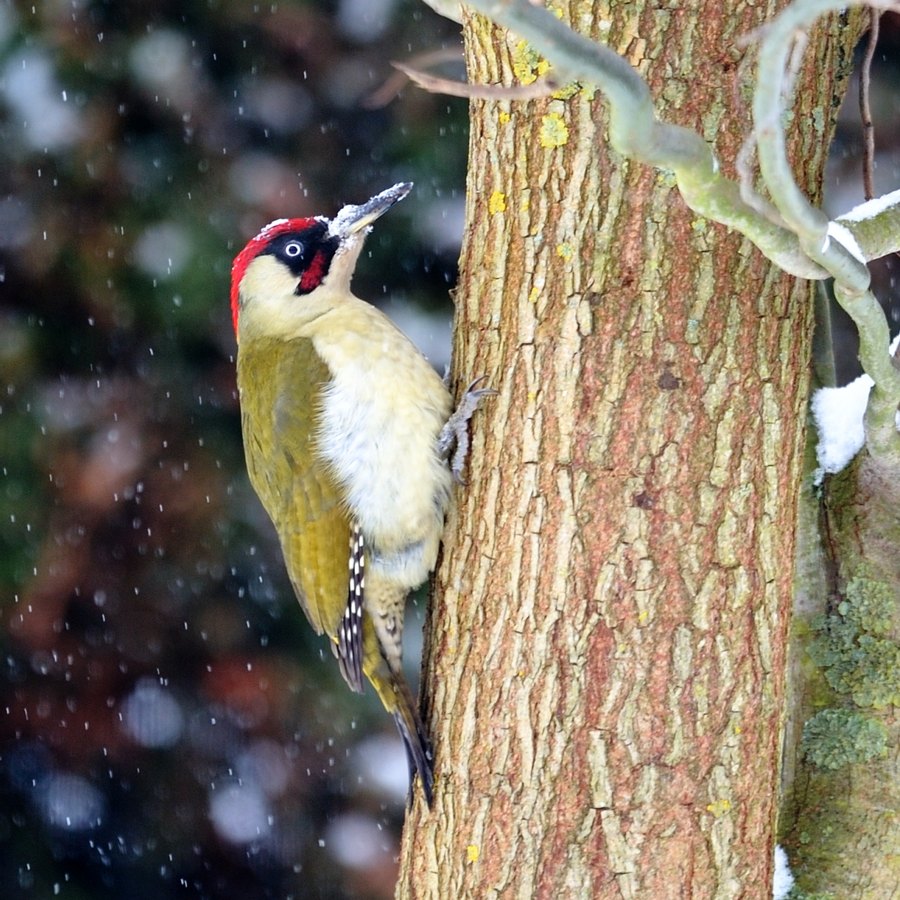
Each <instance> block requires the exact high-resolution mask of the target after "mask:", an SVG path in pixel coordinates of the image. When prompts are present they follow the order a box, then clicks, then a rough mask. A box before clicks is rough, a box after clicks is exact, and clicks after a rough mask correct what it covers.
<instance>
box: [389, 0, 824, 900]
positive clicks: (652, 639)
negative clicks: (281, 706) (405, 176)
mask: <svg viewBox="0 0 900 900" xmlns="http://www.w3.org/2000/svg"><path fill="white" fill-rule="evenodd" d="M561 6H562V9H563V14H564V15H565V16H566V17H567V18H568V19H569V21H574V22H576V24H577V25H578V27H579V28H580V30H582V31H583V32H585V33H590V34H591V35H592V36H593V37H595V38H597V39H602V40H605V41H606V42H607V43H608V44H610V45H611V46H613V47H615V48H617V49H619V50H620V51H621V52H623V53H626V55H627V56H628V57H629V59H630V60H631V61H632V62H633V63H634V64H635V65H637V66H638V67H639V68H640V70H641V71H642V73H643V74H644V75H645V77H647V78H648V80H649V81H650V83H651V88H652V90H653V93H654V96H656V97H658V98H661V100H662V101H663V102H664V106H665V108H664V110H663V114H664V115H665V116H666V117H667V118H668V119H669V120H671V121H677V122H679V123H681V124H684V125H689V126H691V127H694V128H697V129H699V130H700V131H701V132H702V133H703V134H704V135H705V136H706V137H707V139H708V140H710V141H712V142H714V144H715V147H716V152H717V154H718V155H719V157H720V159H722V160H723V164H724V165H725V167H726V169H727V168H728V167H729V166H730V161H731V160H733V158H734V155H735V153H736V151H737V148H738V147H739V146H740V143H741V141H742V139H743V136H744V134H745V133H746V128H747V119H746V115H747V107H746V99H747V96H748V94H747V92H746V90H745V80H744V77H743V74H742V69H741V63H742V56H741V55H740V53H738V51H736V50H734V49H733V48H734V47H735V41H736V38H737V37H738V36H739V35H741V34H744V33H746V32H748V31H750V30H751V29H752V28H754V27H756V26H758V25H759V24H761V23H762V22H763V21H764V20H765V19H766V18H767V17H768V16H770V15H771V14H773V13H774V11H775V9H776V6H777V4H763V6H762V7H759V6H752V7H751V6H750V5H745V4H740V3H739V4H728V8H727V11H723V10H725V7H723V5H722V4H720V3H712V2H710V3H706V4H697V8H694V9H681V8H679V9H657V8H654V7H653V6H651V5H649V4H646V3H640V2H639V3H627V4H626V3H622V4H616V5H615V6H614V8H613V9H612V10H610V9H609V8H608V7H607V6H605V5H603V4H599V3H597V4H594V5H591V4H590V3H571V4H568V5H566V4H561ZM679 6H680V5H679ZM465 35H466V52H467V59H468V65H469V70H470V79H471V80H472V81H478V82H482V83H500V82H502V83H507V84H508V83H514V82H515V81H516V80H517V79H518V80H523V79H524V80H527V79H528V77H529V75H535V74H539V72H540V69H541V63H540V60H538V59H536V58H534V57H533V55H531V56H530V55H529V48H528V47H527V45H523V44H522V43H521V42H519V41H518V40H517V38H516V37H515V36H513V35H507V34H506V33H504V32H500V31H498V30H496V29H494V28H492V27H490V26H489V25H487V24H486V23H485V21H484V20H482V19H475V18H470V19H468V20H467V21H466V23H465ZM836 46H837V45H836V43H835V42H834V41H833V40H829V39H827V37H826V35H825V32H824V31H822V32H819V33H817V34H816V35H814V36H813V38H812V48H811V50H810V55H811V56H812V57H813V58H814V59H815V60H816V61H817V69H818V73H817V76H816V79H812V78H807V79H806V80H805V83H804V85H803V86H802V87H801V89H800V90H799V95H800V97H801V98H802V100H801V101H800V104H801V107H802V109H799V110H797V112H796V113H795V118H796V121H797V123H798V127H797V128H796V129H794V134H795V147H794V151H795V155H796V158H797V159H798V160H799V162H798V171H799V172H800V175H799V177H800V179H801V183H804V184H806V186H807V187H811V188H813V190H815V188H816V187H817V185H818V179H819V176H820V173H821V169H822V165H823V159H824V151H825V148H826V145H827V139H828V137H829V136H830V124H829V125H828V127H827V128H826V127H824V126H822V125H821V123H822V122H823V121H827V122H829V123H830V114H831V110H832V91H833V89H834V88H833V84H834V80H835V76H834V70H835V67H836V62H835V55H834V54H835V53H836V49H835V48H836ZM815 108H818V109H820V110H825V111H826V115H825V116H824V119H823V117H821V116H820V117H818V118H815V117H813V115H812V110H813V109H815ZM603 115H604V113H603V103H602V100H601V99H600V98H599V96H596V97H594V96H593V95H590V94H588V93H587V92H585V91H584V90H582V89H581V88H580V87H579V86H573V87H571V88H568V89H564V90H563V91H562V92H560V95H559V96H558V97H554V98H548V99H546V100H538V101H531V102H527V103H509V102H500V101H473V102H472V112H471V120H472V133H471V146H470V161H469V184H468V201H469V206H468V221H467V230H466V241H465V247H464V251H463V260H462V273H461V280H460V287H459V293H458V297H457V316H458V320H457V346H456V371H457V372H458V373H459V377H460V380H461V381H465V380H466V379H468V378H469V377H470V376H473V375H480V374H486V375H487V376H488V381H489V383H490V385H491V386H492V387H494V388H496V389H497V390H498V392H499V393H498V395H497V396H496V397H494V398H493V399H492V400H491V401H490V402H489V403H487V404H486V405H485V408H486V412H485V413H484V414H483V416H481V417H480V418H479V420H478V421H477V423H476V433H475V435H474V443H473V450H472V454H471V457H470V459H471V465H470V469H469V473H468V478H469V485H468V487H467V488H463V489H462V490H461V492H460V498H459V506H458V509H457V511H456V514H455V518H454V520H453V521H451V522H450V523H449V525H448V529H447V538H446V544H445V548H444V561H443V564H442V566H441V568H440V572H439V577H438V585H437V592H436V593H437V596H436V598H435V601H434V605H433V607H432V611H431V619H430V635H429V653H428V658H427V660H426V695H427V696H428V697H429V700H430V704H429V709H428V710H427V714H428V717H429V719H430V721H431V728H432V732H433V736H434V743H435V747H436V784H435V805H434V809H433V810H432V811H431V812H430V813H429V812H428V811H427V810H425V808H424V806H423V805H422V804H417V805H416V806H415V808H414V809H413V810H412V812H411V813H410V817H409V821H408V824H407V829H406V832H405V836H404V855H403V862H402V871H401V876H400V885H399V888H398V895H399V896H402V897H422V898H425V897H428V898H446V897H521V898H533V897H592V898H607V897H608V898H619V897H627V898H650V897H660V898H662V897H678V896H685V897H688V896H690V897H695V898H700V897H722V898H724V897H739V896H740V897H751V896H759V897H762V896H765V895H766V893H767V891H768V892H769V893H770V891H771V887H770V885H771V881H770V879H769V877H768V873H769V872H770V868H771V858H770V854H771V843H770V841H771V839H772V832H773V826H774V819H775V804H776V782H777V768H778V760H779V747H780V739H781V725H780V716H781V711H782V708H781V705H782V700H783V671H784V658H785V641H786V631H787V623H788V612H789V608H790V596H791V578H792V566H793V552H794V545H793V528H794V519H795V510H796V500H797V489H798V484H799V480H800V479H799V475H800V464H801V456H802V447H803V439H804V423H805V418H806V413H805V404H806V400H807V391H808V377H807V370H808V365H807V363H808V357H809V351H810V331H811V323H812V302H811V292H810V287H809V285H807V284H805V283H799V282H797V281H795V280H794V279H792V278H790V277H787V276H784V275H782V274H781V273H779V272H778V271H775V270H773V269H772V267H770V266H769V265H768V264H767V263H766V261H765V260H764V259H763V258H762V257H761V256H760V254H759V253H758V252H756V251H755V250H754V249H753V248H752V247H751V246H750V245H749V244H747V243H745V242H743V241H742V240H741V239H740V238H739V237H737V236H735V235H732V234H728V233H726V231H725V230H724V229H722V228H720V227H719V226H716V225H712V224H711V223H709V222H705V221H700V220H697V219H696V218H695V217H694V216H693V214H691V213H690V211H689V210H688V209H687V208H686V207H685V205H684V204H683V202H682V201H681V199H680V197H679V196H678V194H677V192H676V191H675V190H673V188H672V183H671V179H670V178H669V177H667V176H666V175H665V174H662V173H659V172H655V171H652V170H648V169H646V168H644V167H640V166H637V165H628V164H627V163H624V162H623V161H622V160H621V159H618V158H611V156H610V154H609V153H608V151H607V150H606V149H605V147H604V143H603V135H604V128H603ZM816 123H819V125H818V126H817V124H816ZM800 126H802V127H800Z"/></svg>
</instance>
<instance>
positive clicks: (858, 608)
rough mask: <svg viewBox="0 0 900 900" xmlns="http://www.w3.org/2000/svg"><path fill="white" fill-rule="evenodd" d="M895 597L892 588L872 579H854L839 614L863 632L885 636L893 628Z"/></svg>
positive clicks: (849, 585) (845, 593)
mask: <svg viewBox="0 0 900 900" xmlns="http://www.w3.org/2000/svg"><path fill="white" fill-rule="evenodd" d="M893 608H894V597H893V594H892V593H891V590H890V588H889V587H888V586H887V585H886V584H884V583H883V582H880V581H875V580H874V579H871V578H852V579H851V580H850V582H849V583H848V585H847V587H846V589H845V591H844V599H843V600H842V601H841V603H840V604H839V605H838V612H839V613H840V615H841V616H843V617H844V619H845V620H846V621H847V622H848V623H850V624H851V625H853V626H855V627H856V628H857V629H859V631H861V632H863V631H864V632H868V633H869V634H872V635H881V634H885V633H886V632H887V631H888V630H889V629H890V627H891V616H892V614H893Z"/></svg>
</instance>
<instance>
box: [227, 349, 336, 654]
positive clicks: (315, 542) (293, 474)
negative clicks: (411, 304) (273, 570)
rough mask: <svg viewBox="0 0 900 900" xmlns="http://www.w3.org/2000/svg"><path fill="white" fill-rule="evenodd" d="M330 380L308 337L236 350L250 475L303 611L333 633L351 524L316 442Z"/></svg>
mask: <svg viewBox="0 0 900 900" xmlns="http://www.w3.org/2000/svg"><path fill="white" fill-rule="evenodd" d="M250 377H252V378H253V379H254V383H253V390H249V391H248V390H245V389H244V388H245V386H246V379H248V378H250ZM329 380H330V373H329V370H328V367H327V366H326V365H325V363H324V362H322V360H321V358H320V357H319V355H318V354H317V353H316V352H315V349H314V348H313V345H312V342H311V341H310V340H308V339H297V340H294V341H290V342H283V341H271V342H255V343H254V349H253V352H252V355H251V354H244V353H243V352H241V353H239V356H238V387H239V389H240V390H241V412H242V419H243V430H244V451H245V454H246V457H247V470H248V472H249V475H250V481H251V483H252V484H253V487H254V488H255V489H256V492H257V494H258V495H259V498H260V500H261V501H262V504H263V506H264V507H265V509H266V512H268V514H269V516H270V518H271V519H272V522H273V523H274V525H275V528H276V530H277V531H278V535H279V537H280V538H281V547H282V551H283V553H284V559H285V563H286V565H287V569H288V574H289V575H290V578H291V583H292V584H293V586H294V590H295V591H296V593H297V598H298V599H299V601H300V605H301V606H302V607H303V611H304V612H305V613H306V616H307V618H308V619H309V621H310V623H311V624H312V626H313V627H314V628H315V629H316V631H317V632H318V633H320V634H321V633H322V632H323V631H324V632H325V633H326V634H328V635H329V637H331V638H334V637H335V636H336V635H337V631H338V626H339V623H340V620H341V616H342V615H343V612H344V608H345V605H346V601H347V589H348V582H349V576H348V569H347V558H348V547H349V541H350V525H349V522H348V520H347V515H346V512H345V510H344V508H343V506H342V505H341V502H340V496H339V494H338V490H337V487H336V485H335V482H334V480H333V479H332V477H331V475H330V473H329V472H328V471H327V468H326V467H325V466H323V464H322V463H321V461H320V460H319V459H317V458H316V455H315V452H314V448H313V436H314V435H315V430H316V428H317V424H318V421H317V419H318V413H319V399H318V398H319V396H320V394H321V391H322V388H323V387H324V386H325V385H326V384H327V383H328V382H329ZM286 485H289V486H290V489H289V490H285V487H284V486H286Z"/></svg>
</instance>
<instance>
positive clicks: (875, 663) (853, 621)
mask: <svg viewBox="0 0 900 900" xmlns="http://www.w3.org/2000/svg"><path fill="white" fill-rule="evenodd" d="M893 604H894V600H893V596H892V594H891V592H890V589H889V588H888V587H887V586H886V585H884V584H882V583H880V582H877V581H875V580H873V579H869V578H862V577H856V578H853V579H851V580H850V582H849V583H848V584H847V587H846V589H845V591H844V595H843V598H842V599H841V602H840V603H839V604H838V607H837V610H836V614H833V615H828V616H820V617H819V618H818V619H817V620H816V621H815V622H814V623H813V629H814V631H815V632H816V635H815V637H814V639H813V640H812V641H811V643H810V648H809V652H810V656H811V657H812V659H813V662H815V663H816V664H817V665H818V666H821V668H822V672H823V674H824V675H825V678H826V680H827V681H828V684H829V685H830V686H831V688H832V690H834V691H836V692H837V693H839V694H849V695H850V697H852V699H853V701H854V703H856V704H857V705H859V706H862V707H872V708H874V709H883V708H884V707H886V706H889V705H891V704H897V703H900V645H898V644H897V642H896V641H895V640H893V639H892V638H890V637H888V636H887V633H888V632H889V631H890V630H891V628H892V614H893Z"/></svg>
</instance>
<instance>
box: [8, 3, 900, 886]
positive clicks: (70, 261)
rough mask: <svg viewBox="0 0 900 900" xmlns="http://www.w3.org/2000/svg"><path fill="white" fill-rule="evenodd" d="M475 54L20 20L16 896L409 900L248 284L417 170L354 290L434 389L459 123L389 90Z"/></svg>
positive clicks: (362, 20) (121, 23) (318, 17)
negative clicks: (254, 447)
mask: <svg viewBox="0 0 900 900" xmlns="http://www.w3.org/2000/svg"><path fill="white" fill-rule="evenodd" d="M896 26H897V18H896V17H894V18H891V19H888V18H886V19H885V21H884V24H883V27H882V36H883V49H882V51H880V52H879V55H878V57H877V59H876V72H875V74H876V76H877V77H878V79H879V80H878V81H877V82H876V86H875V88H874V89H873V90H874V92H873V105H874V107H875V120H876V126H877V129H878V130H877V132H876V137H877V140H878V141H879V149H880V152H881V154H882V155H881V156H880V158H879V170H878V172H877V173H876V175H877V178H876V184H877V185H878V186H879V187H880V189H881V190H887V189H889V188H890V187H896V186H897V185H898V184H900V166H898V163H897V155H896V154H897V148H898V144H900V135H898V123H900V101H898V80H900V79H898V70H897V62H896V60H897V59H898V57H900V53H898V51H900V41H898V29H897V27H896ZM459 46H460V45H459V30H458V26H456V25H455V24H454V23H452V22H449V21H447V20H444V19H440V18H439V17H437V16H436V15H435V14H433V13H432V12H431V10H430V9H429V8H428V7H426V6H425V5H424V4H422V3H420V2H418V0H333V2H301V0H294V2H285V0H282V2H278V3H270V2H264V3H252V2H246V0H202V2H201V0H179V2H177V3H175V2H168V0H161V2H154V3H146V2H144V3H137V2H133V0H125V2H99V0H93V2H92V0H48V2H39V3H36V4H35V5H32V4H30V3H10V2H0V115H2V120H0V647H2V655H0V662H2V668H0V885H2V896H3V897H4V898H9V900H14V898H40V900H43V898H51V897H63V898H70V900H75V898H90V900H101V898H110V900H113V898H116V900H119V898H122V897H127V898H129V900H144V898H146V900H166V898H175V897H191V898H195V897H196V898H201V897H203V898H206V897H208V898H291V897H295V898H301V897H322V898H344V897H359V898H378V897H389V896H391V895H392V893H393V884H394V879H395V877H396V857H397V852H398V846H399V833H400V827H401V824H402V820H403V814H404V797H405V793H406V783H407V773H406V762H405V757H404V754H403V750H402V747H401V744H400V740H399V738H398V736H397V734H396V732H395V730H394V726H393V724H392V722H391V720H390V718H389V717H388V716H387V715H385V714H384V713H383V712H382V711H381V709H380V707H379V705H378V704H377V701H376V700H375V699H374V696H373V693H372V692H371V691H369V692H368V693H367V694H366V695H365V696H363V697H357V696H355V695H352V694H350V693H349V691H347V689H346V687H345V686H344V684H343V682H342V680H341V678H340V675H339V673H338V668H337V666H336V665H335V663H334V660H333V659H332V657H331V653H330V651H329V650H328V648H327V647H326V645H325V643H324V641H323V640H320V639H317V638H315V637H314V635H313V634H312V633H311V630H310V628H309V627H308V625H307V623H306V621H305V619H304V618H303V616H302V614H301V612H300V610H299V607H298V606H297V604H296V601H295V600H294V598H293V595H292V592H291V589H290V586H289V584H288V582H287V579H286V576H285V573H284V570H283V565H282V561H281V556H280V552H279V549H278V546H277V542H276V539H275V534H274V531H273V529H272V528H271V526H270V524H269V522H268V520H267V519H266V517H265V515H264V513H263V511H262V509H261V507H260V506H259V504H258V502H257V500H256V498H255V496H254V495H253V494H252V491H251V489H250V487H249V484H248V482H247V478H246V475H245V471H244V465H243V451H242V448H241V439H240V421H239V413H238V407H237V401H236V396H235V386H234V365H233V355H234V351H235V344H234V337H233V334H232V331H231V321H230V315H229V308H228V289H229V269H230V265H231V259H232V258H233V256H234V255H235V253H236V252H237V251H238V250H239V249H240V248H241V246H243V244H244V243H245V242H246V241H247V240H248V239H249V238H250V237H252V236H253V235H254V234H255V233H256V232H257V231H258V229H259V228H260V227H261V226H262V225H264V224H265V223H266V222H268V221H269V220H271V219H273V218H276V217H281V216H304V215H313V214H326V215H332V214H333V213H334V212H336V211H337V209H338V208H339V207H340V206H341V205H342V204H344V203H346V202H361V201H363V200H365V199H367V198H368V197H369V196H371V195H372V194H374V193H376V192H377V191H379V190H381V189H383V188H384V187H387V186H389V185H391V184H393V183H394V182H397V181H400V180H412V181H414V182H415V183H416V188H415V191H414V193H413V194H412V195H411V196H410V197H409V198H408V199H407V200H405V201H404V202H403V203H402V204H400V205H398V206H397V207H395V208H394V209H393V210H392V211H391V213H390V214H389V215H388V216H386V217H385V218H384V219H382V220H380V221H379V223H378V226H377V229H376V230H375V232H374V234H373V235H372V236H371V238H370V239H369V242H368V244H367V253H366V254H365V255H364V257H363V259H362V261H361V264H360V269H359V275H358V277H357V279H356V282H355V287H356V290H357V291H358V293H360V294H361V295H362V296H363V297H366V298H367V299H370V300H373V301H375V302H377V303H380V304H384V303H385V302H386V299H387V295H388V293H389V294H390V296H391V303H390V306H389V307H387V311H388V312H389V314H390V315H392V316H393V317H394V318H395V320H397V321H398V323H399V324H400V325H401V327H403V328H404V330H406V331H407V333H409V334H410V336H411V337H413V339H414V340H415V341H416V342H417V343H418V344H419V346H420V347H421V348H422V349H423V351H424V352H425V353H426V354H427V355H428V356H429V358H430V359H431V360H432V361H433V362H434V364H435V366H436V367H438V369H439V370H442V369H443V366H444V365H445V363H446V362H447V358H448V352H449V336H450V303H449V291H450V289H451V288H452V286H453V284H454V282H455V278H456V259H457V255H458V250H459V240H460V234H461V230H462V222H463V202H464V179H465V155H466V142H467V125H466V104H465V101H462V100H458V99H452V98H447V97H438V96H434V95H429V94H426V93H424V92H422V91H419V90H418V89H414V88H411V87H405V88H401V89H400V90H399V92H398V90H397V89H394V88H392V86H391V84H390V83H389V84H388V85H387V88H386V89H385V84H386V82H388V81H389V79H391V77H392V71H393V70H392V69H391V68H390V65H389V62H390V60H392V59H399V60H409V59H411V58H413V57H416V56H417V55H418V54H421V53H426V52H431V51H439V50H446V51H451V52H452V51H455V50H458V49H459ZM444 72H445V74H449V75H452V76H453V77H457V78H460V77H462V72H461V65H459V64H457V66H456V68H454V67H453V66H452V65H451V67H450V68H449V69H446V68H445V70H444ZM373 93H377V94H378V96H377V97H376V98H375V102H374V105H373V101H372V95H373ZM858 120H859V117H858V113H857V111H856V104H855V100H854V99H853V97H852V95H851V102H850V103H849V104H847V105H845V113H844V116H843V122H844V124H843V126H842V131H841V135H842V137H841V139H840V140H839V141H838V143H837V145H836V148H835V154H834V157H833V162H832V166H831V169H830V173H831V174H830V184H831V196H832V198H833V201H834V202H833V203H832V206H835V205H836V209H838V210H840V209H845V208H847V207H848V206H849V205H852V204H853V203H856V202H858V201H859V200H860V199H861V198H862V194H861V191H862V188H861V178H860V174H859V156H860V134H859V125H858ZM892 153H893V155H891V154H892ZM838 191H839V193H838ZM833 211H834V210H833ZM892 266H893V268H891V267H892ZM882 271H884V272H886V273H887V274H885V275H883V276H879V277H881V278H882V280H883V286H884V293H885V300H886V301H888V300H889V298H890V294H891V293H893V294H894V299H893V302H894V305H895V307H896V305H897V300H896V293H897V292H896V290H895V289H893V286H894V282H893V273H895V272H896V271H897V269H896V265H895V261H893V260H892V261H888V262H887V263H886V264H885V266H883V267H882ZM851 340H852V339H851ZM854 354H855V350H854V349H853V347H852V344H848V345H847V348H846V349H845V350H844V357H843V358H844V359H846V360H848V361H849V362H847V364H846V365H847V373H851V372H852V366H853V357H854ZM850 377H852V375H850ZM422 608H423V602H422V598H419V599H418V602H417V605H416V606H415V607H414V608H413V610H412V611H411V615H410V618H411V620H412V621H411V622H410V626H409V636H408V638H407V641H406V644H407V659H408V664H409V667H410V677H411V679H412V681H413V683H415V681H416V675H417V670H418V657H419V646H417V639H416V622H417V621H418V622H421V617H422V614H421V611H422Z"/></svg>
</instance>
